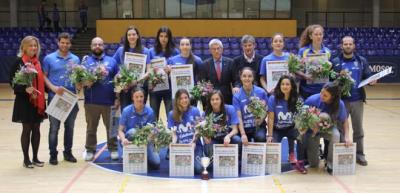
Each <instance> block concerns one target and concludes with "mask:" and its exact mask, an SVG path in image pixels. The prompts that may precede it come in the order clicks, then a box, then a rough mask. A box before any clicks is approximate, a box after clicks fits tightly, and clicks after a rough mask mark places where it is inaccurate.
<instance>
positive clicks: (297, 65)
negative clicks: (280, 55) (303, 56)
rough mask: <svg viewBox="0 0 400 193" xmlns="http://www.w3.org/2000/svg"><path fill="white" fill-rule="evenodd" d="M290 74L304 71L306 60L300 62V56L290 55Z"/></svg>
mask: <svg viewBox="0 0 400 193" xmlns="http://www.w3.org/2000/svg"><path fill="white" fill-rule="evenodd" d="M288 69H289V73H296V72H297V71H302V70H304V60H300V59H299V57H298V56H296V55H294V54H290V55H289V58H288Z"/></svg>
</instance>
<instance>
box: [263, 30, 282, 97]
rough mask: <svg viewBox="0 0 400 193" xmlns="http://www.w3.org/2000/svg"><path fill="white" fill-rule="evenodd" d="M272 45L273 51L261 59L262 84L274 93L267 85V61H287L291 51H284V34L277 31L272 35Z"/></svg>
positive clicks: (266, 89) (265, 88) (269, 91)
mask: <svg viewBox="0 0 400 193" xmlns="http://www.w3.org/2000/svg"><path fill="white" fill-rule="evenodd" d="M271 47H272V53H271V54H269V55H268V56H265V57H264V58H263V59H262V61H261V67H260V72H259V74H260V77H261V79H260V82H261V86H262V87H263V88H264V90H265V91H267V92H268V93H269V94H271V93H272V91H273V89H272V90H268V87H267V70H268V69H267V62H269V61H282V60H283V61H286V60H287V59H288V58H289V53H287V52H284V51H283V48H284V47H285V40H284V37H283V34H281V33H276V34H275V35H274V36H272V42H271Z"/></svg>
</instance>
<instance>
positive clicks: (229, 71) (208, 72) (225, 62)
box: [200, 56, 234, 104]
mask: <svg viewBox="0 0 400 193" xmlns="http://www.w3.org/2000/svg"><path fill="white" fill-rule="evenodd" d="M201 68H202V70H201V75H200V77H201V78H200V80H204V81H210V82H211V83H212V84H213V85H214V89H218V90H220V91H221V92H222V94H223V95H224V101H225V104H232V89H231V84H233V83H234V72H233V60H232V59H230V58H227V57H223V56H222V72H221V80H218V78H217V71H216V70H215V64H214V60H213V58H208V59H207V60H205V61H204V63H203V65H201Z"/></svg>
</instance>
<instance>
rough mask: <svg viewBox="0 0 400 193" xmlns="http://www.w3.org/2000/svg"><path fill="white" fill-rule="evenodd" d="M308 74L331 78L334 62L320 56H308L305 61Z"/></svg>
mask: <svg viewBox="0 0 400 193" xmlns="http://www.w3.org/2000/svg"><path fill="white" fill-rule="evenodd" d="M305 67H306V72H307V74H311V76H312V78H313V79H317V78H321V79H322V78H329V77H330V76H331V74H332V73H334V72H333V71H332V70H331V67H332V63H331V62H329V61H328V60H323V59H320V58H308V59H307V60H306V63H305Z"/></svg>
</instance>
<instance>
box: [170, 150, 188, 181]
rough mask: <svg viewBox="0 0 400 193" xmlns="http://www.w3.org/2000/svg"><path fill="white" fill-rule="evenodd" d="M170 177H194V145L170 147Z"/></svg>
mask: <svg viewBox="0 0 400 193" xmlns="http://www.w3.org/2000/svg"><path fill="white" fill-rule="evenodd" d="M169 176H179V177H193V176H194V146H193V145H192V144H170V145H169Z"/></svg>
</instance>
